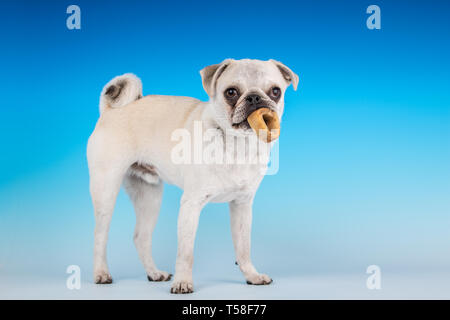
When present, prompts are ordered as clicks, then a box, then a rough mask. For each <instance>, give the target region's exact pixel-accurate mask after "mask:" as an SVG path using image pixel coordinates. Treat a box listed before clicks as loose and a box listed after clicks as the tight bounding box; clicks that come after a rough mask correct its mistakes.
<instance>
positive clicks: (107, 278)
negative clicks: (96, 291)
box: [94, 272, 113, 284]
mask: <svg viewBox="0 0 450 320" xmlns="http://www.w3.org/2000/svg"><path fill="white" fill-rule="evenodd" d="M94 282H95V283H96V284H110V283H112V282H113V280H112V277H111V275H110V274H109V273H107V272H100V273H99V274H96V275H95V276H94Z"/></svg>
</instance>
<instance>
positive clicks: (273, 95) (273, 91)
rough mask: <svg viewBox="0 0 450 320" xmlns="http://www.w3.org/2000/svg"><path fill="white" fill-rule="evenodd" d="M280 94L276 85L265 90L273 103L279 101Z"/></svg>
mask: <svg viewBox="0 0 450 320" xmlns="http://www.w3.org/2000/svg"><path fill="white" fill-rule="evenodd" d="M281 94H282V92H281V89H280V88H279V87H277V86H273V87H272V88H270V89H269V91H267V95H268V96H269V98H270V99H271V100H272V101H274V102H275V103H278V101H280V98H281Z"/></svg>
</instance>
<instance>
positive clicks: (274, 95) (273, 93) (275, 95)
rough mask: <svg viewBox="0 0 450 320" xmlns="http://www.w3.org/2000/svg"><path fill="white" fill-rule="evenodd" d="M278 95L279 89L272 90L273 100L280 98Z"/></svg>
mask: <svg viewBox="0 0 450 320" xmlns="http://www.w3.org/2000/svg"><path fill="white" fill-rule="evenodd" d="M280 94H281V90H280V88H278V87H274V88H272V96H273V97H274V98H278V97H279V96H280Z"/></svg>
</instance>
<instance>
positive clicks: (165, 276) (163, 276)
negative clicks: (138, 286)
mask: <svg viewBox="0 0 450 320" xmlns="http://www.w3.org/2000/svg"><path fill="white" fill-rule="evenodd" d="M171 278H172V275H171V274H170V273H168V272H164V271H157V272H153V273H151V274H149V275H147V279H148V281H155V282H159V281H168V280H170V279H171Z"/></svg>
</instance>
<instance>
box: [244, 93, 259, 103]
mask: <svg viewBox="0 0 450 320" xmlns="http://www.w3.org/2000/svg"><path fill="white" fill-rule="evenodd" d="M245 100H247V102H248V103H249V104H250V105H256V104H258V103H260V102H261V97H260V96H259V95H257V94H251V95H249V96H247V98H245Z"/></svg>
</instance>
